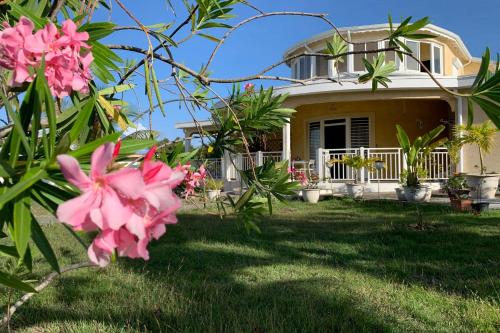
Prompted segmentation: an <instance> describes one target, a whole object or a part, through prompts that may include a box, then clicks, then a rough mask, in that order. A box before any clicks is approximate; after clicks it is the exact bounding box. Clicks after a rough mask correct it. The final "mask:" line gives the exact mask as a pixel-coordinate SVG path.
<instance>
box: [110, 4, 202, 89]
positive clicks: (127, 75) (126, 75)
mask: <svg viewBox="0 0 500 333" xmlns="http://www.w3.org/2000/svg"><path fill="white" fill-rule="evenodd" d="M197 10H198V5H196V6H195V7H194V8H193V10H192V11H191V12H190V13H189V16H188V17H187V18H186V19H185V20H184V21H183V22H182V23H181V24H179V26H178V27H177V28H175V30H174V31H173V32H172V33H171V34H170V35H169V37H170V38H173V37H174V36H175V35H176V34H177V32H178V31H180V30H181V29H182V27H184V26H185V25H186V24H188V23H189V21H191V18H192V17H193V15H194V14H195V13H196V11H197ZM164 46H166V44H165V42H163V43H160V45H158V46H156V47H155V48H154V49H153V53H154V52H156V51H158V50H159V49H161V48H162V47H164ZM148 58H149V55H148ZM145 61H146V59H142V60H141V61H139V62H138V63H137V64H136V65H135V66H133V67H132V68H130V69H129V70H128V71H127V73H125V75H123V76H122V77H121V79H120V81H119V82H118V84H119V85H120V84H122V83H123V82H125V80H127V79H128V77H129V76H130V75H132V73H134V72H135V71H136V70H137V69H138V68H139V67H141V66H142V65H144V62H145Z"/></svg>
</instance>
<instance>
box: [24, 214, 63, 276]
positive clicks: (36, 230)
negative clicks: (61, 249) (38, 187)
mask: <svg viewBox="0 0 500 333" xmlns="http://www.w3.org/2000/svg"><path fill="white" fill-rule="evenodd" d="M32 218H33V221H32V223H31V235H32V236H31V238H32V239H33V242H35V245H36V246H37V247H38V249H39V250H40V252H41V253H42V254H43V256H44V257H45V259H47V262H48V263H49V264H50V266H51V267H52V268H53V269H54V270H55V271H56V272H58V273H60V272H61V271H60V269H59V263H58V262H57V258H56V255H55V253H54V250H53V249H52V247H51V246H50V243H49V241H48V239H47V237H46V236H45V234H44V232H43V230H42V228H41V227H40V225H39V224H38V221H37V220H36V218H35V216H33V215H32Z"/></svg>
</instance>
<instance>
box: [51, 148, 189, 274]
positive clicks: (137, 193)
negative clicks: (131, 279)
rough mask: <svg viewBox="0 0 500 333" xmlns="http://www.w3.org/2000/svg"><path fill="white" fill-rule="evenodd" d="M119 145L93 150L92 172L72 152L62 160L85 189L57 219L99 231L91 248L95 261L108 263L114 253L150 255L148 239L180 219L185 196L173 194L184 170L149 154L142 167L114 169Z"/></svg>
mask: <svg viewBox="0 0 500 333" xmlns="http://www.w3.org/2000/svg"><path fill="white" fill-rule="evenodd" d="M118 150H119V146H118V145H117V147H115V145H114V144H113V143H106V144H104V145H102V146H100V147H99V148H97V149H96V151H95V152H94V153H93V154H92V158H91V170H90V175H88V176H87V175H86V174H85V173H84V172H83V171H82V170H81V168H80V166H79V164H78V161H77V160H76V159H75V158H73V157H71V156H69V155H59V156H58V157H57V161H58V162H59V165H60V166H61V171H62V173H63V175H64V177H65V178H66V179H67V180H68V182H70V183H71V184H73V185H75V186H76V187H78V188H79V189H80V190H81V191H82V194H81V195H80V196H78V197H76V198H74V199H71V200H69V201H67V202H65V203H63V204H61V205H59V207H58V209H57V218H58V219H59V220H60V221H61V222H63V223H66V224H68V225H70V226H72V227H73V229H74V230H76V231H98V235H97V237H96V238H95V239H94V241H93V242H92V245H91V246H90V247H89V249H88V255H89V258H90V261H92V262H93V263H95V264H97V265H99V266H106V265H107V264H108V263H109V261H110V258H111V255H112V254H113V253H114V252H115V251H117V254H118V255H119V256H127V257H129V258H143V259H144V260H148V259H149V252H148V249H147V245H148V243H149V242H150V241H151V240H153V239H158V238H159V237H160V236H162V235H163V234H164V233H165V232H166V225H167V224H175V223H176V222H177V218H176V216H175V212H176V210H177V209H178V208H179V207H180V199H179V198H178V197H177V196H176V195H175V194H174V193H173V191H172V190H173V189H174V188H175V187H177V186H178V185H179V184H180V183H181V182H182V181H183V179H184V173H183V172H180V171H177V170H173V169H171V168H170V167H168V166H167V165H166V164H164V163H162V162H155V161H152V156H153V155H154V149H153V150H152V153H151V152H150V153H148V154H147V155H146V158H145V161H144V163H143V164H142V166H141V167H140V168H139V169H134V168H128V167H126V168H121V169H118V170H110V169H111V168H112V167H113V166H112V163H113V160H114V158H115V157H116V156H117V155H118Z"/></svg>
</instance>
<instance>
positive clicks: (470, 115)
mask: <svg viewBox="0 0 500 333" xmlns="http://www.w3.org/2000/svg"><path fill="white" fill-rule="evenodd" d="M473 123H474V103H473V101H472V98H467V127H471V126H472V124H473Z"/></svg>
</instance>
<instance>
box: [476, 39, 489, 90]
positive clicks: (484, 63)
mask: <svg viewBox="0 0 500 333" xmlns="http://www.w3.org/2000/svg"><path fill="white" fill-rule="evenodd" d="M489 66H490V49H489V48H486V51H485V52H484V54H483V57H482V60H481V66H480V67H479V72H478V73H477V75H476V79H475V80H474V83H473V84H472V88H473V89H474V88H476V87H477V86H478V85H479V84H480V83H481V82H483V80H484V79H485V77H486V74H487V73H488V68H489Z"/></svg>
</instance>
